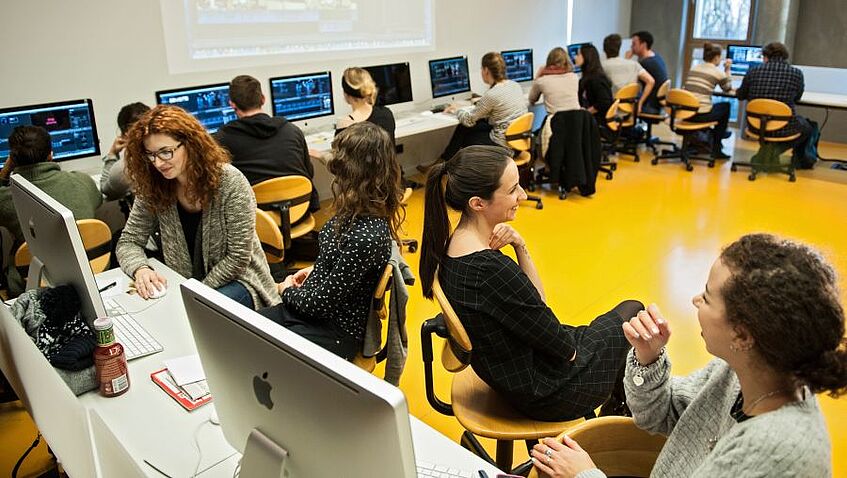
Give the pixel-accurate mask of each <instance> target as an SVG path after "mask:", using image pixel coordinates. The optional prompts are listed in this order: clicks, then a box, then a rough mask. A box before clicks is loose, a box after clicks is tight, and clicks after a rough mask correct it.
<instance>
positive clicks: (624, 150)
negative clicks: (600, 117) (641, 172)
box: [600, 100, 641, 174]
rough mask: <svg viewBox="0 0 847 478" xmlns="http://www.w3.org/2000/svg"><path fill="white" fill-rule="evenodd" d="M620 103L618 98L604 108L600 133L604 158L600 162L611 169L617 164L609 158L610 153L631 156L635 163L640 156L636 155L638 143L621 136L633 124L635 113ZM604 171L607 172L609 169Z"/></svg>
mask: <svg viewBox="0 0 847 478" xmlns="http://www.w3.org/2000/svg"><path fill="white" fill-rule="evenodd" d="M622 105H623V104H622V103H621V101H620V100H615V102H614V103H612V106H610V107H609V109H608V110H606V117H605V121H606V124H605V131H604V132H603V133H605V134H601V138H602V141H603V157H604V159H603V161H601V163H600V164H601V165H602V166H603V167H608V168H609V169H610V170H611V171H615V170H616V169H617V165H616V164H615V163H612V162H611V160H610V159H609V156H611V155H612V154H618V155H621V154H625V155H628V156H632V157H633V160H634V161H635V162H636V163H637V162H639V161H641V158H639V157H638V144H637V143H634V142H632V141H630V140H627V139H626V138H624V137H623V133H624V132H625V131H626V130H630V129H632V128H633V127H634V126H635V114H634V113H633V112H632V111H627V110H626V109H623V108H622ZM604 172H606V174H608V173H609V171H604Z"/></svg>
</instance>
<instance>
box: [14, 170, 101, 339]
mask: <svg viewBox="0 0 847 478" xmlns="http://www.w3.org/2000/svg"><path fill="white" fill-rule="evenodd" d="M11 179H12V185H11V188H12V201H13V202H14V203H15V211H17V213H18V220H19V221H20V224H21V229H22V230H23V233H24V238H25V239H26V243H27V246H29V251H30V252H31V253H32V264H36V265H38V264H41V265H43V271H37V270H36V269H37V268H33V267H31V268H30V272H29V276H30V277H28V281H27V282H28V283H27V287H28V288H29V285H30V283H33V282H34V285H36V286H37V285H38V277H37V276H38V274H37V272H41V273H42V274H43V276H44V277H45V278H46V279H47V283H48V284H50V285H58V284H70V285H72V286H73V288H74V290H76V293H77V295H78V296H79V300H80V303H81V305H82V307H81V312H82V316H83V317H84V318H85V320H86V322H88V324H89V325H91V324H92V323H93V322H94V319H96V318H97V317H106V309H105V307H103V300H102V299H101V298H100V292H99V291H98V289H97V283H96V282H94V273H93V272H92V271H91V264H89V262H88V257H87V255H86V253H85V247H84V246H83V245H82V238H81V237H80V235H79V229H77V226H76V222H75V221H74V215H73V213H72V212H71V211H70V210H69V209H68V208H66V207H65V206H63V205H61V204H60V203H59V202H58V201H56V200H55V199H53V198H52V197H50V195H48V194H47V193H45V192H44V191H42V190H41V189H39V188H38V187H37V186H35V185H33V184H32V183H30V182H29V181H27V180H26V179H24V178H23V177H21V176H20V175H17V174H12V178H11Z"/></svg>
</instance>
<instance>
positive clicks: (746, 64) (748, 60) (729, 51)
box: [726, 45, 763, 76]
mask: <svg viewBox="0 0 847 478" xmlns="http://www.w3.org/2000/svg"><path fill="white" fill-rule="evenodd" d="M726 57H727V58H728V59H730V60H732V66H731V67H730V73H731V74H732V75H733V76H744V75H746V74H747V71H748V70H750V67H753V66H756V65H761V64H762V61H763V60H762V47H760V46H756V45H729V46H727V47H726Z"/></svg>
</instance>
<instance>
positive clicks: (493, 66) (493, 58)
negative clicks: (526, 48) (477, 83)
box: [481, 51, 506, 86]
mask: <svg viewBox="0 0 847 478" xmlns="http://www.w3.org/2000/svg"><path fill="white" fill-rule="evenodd" d="M481 63H482V67H483V68H488V72H489V73H491V79H493V80H494V83H495V84H497V83H499V82H501V81H503V80H505V79H506V60H504V59H503V55H501V54H500V53H497V52H496V51H491V52H488V53H486V54H485V55H483V56H482V62H481ZM492 86H493V85H492Z"/></svg>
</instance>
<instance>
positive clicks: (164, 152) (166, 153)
mask: <svg viewBox="0 0 847 478" xmlns="http://www.w3.org/2000/svg"><path fill="white" fill-rule="evenodd" d="M180 146H182V143H177V145H176V146H173V147H170V148H162V149H160V150H158V151H156V152H155V153H150V152H145V153H144V157H145V158H147V161H150V162H151V163H155V162H156V158H159V159H161V160H162V161H170V160H172V159H174V151H176V150H177V149H179V147H180Z"/></svg>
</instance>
